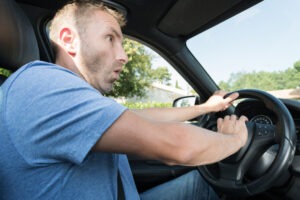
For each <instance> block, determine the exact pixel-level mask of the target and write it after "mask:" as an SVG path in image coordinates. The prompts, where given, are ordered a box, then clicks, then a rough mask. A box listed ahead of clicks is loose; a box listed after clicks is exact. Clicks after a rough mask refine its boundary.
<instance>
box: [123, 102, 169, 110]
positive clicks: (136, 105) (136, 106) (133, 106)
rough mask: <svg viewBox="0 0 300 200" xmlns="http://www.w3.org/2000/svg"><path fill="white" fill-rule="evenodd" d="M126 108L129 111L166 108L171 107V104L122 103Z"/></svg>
mask: <svg viewBox="0 0 300 200" xmlns="http://www.w3.org/2000/svg"><path fill="white" fill-rule="evenodd" d="M122 105H124V106H125V107H127V108H130V109H143V108H166V107H172V103H171V102H168V103H165V102H125V103H122Z"/></svg>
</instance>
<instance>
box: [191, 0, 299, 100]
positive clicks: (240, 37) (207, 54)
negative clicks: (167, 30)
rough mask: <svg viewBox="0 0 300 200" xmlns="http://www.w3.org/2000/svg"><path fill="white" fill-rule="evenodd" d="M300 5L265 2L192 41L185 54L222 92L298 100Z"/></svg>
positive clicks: (275, 0) (274, 0) (295, 0)
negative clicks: (191, 56)
mask: <svg viewBox="0 0 300 200" xmlns="http://www.w3.org/2000/svg"><path fill="white" fill-rule="evenodd" d="M299 8H300V1H298V0H285V1H282V0H272V1H271V0H266V1H262V2H261V3H259V4H257V5H255V6H253V7H252V8H250V9H247V10H246V11H244V12H242V13H240V14H238V15H236V16H234V17H232V18H230V19H228V20H226V21H225V22H223V23H220V24H219V25H217V26H215V27H213V28H211V29H209V30H207V31H205V32H203V33H200V34H199V35H196V36H195V37H193V38H191V39H190V40H189V41H188V42H187V46H188V48H189V49H190V50H191V52H192V53H193V54H194V56H195V57H196V58H197V59H198V60H199V62H200V63H201V65H202V66H203V67H204V68H205V70H206V71H207V72H208V73H209V74H210V76H211V77H212V78H213V79H214V81H215V82H216V83H217V84H218V85H219V87H220V88H221V89H223V90H227V91H228V90H229V91H232V90H237V89H243V88H257V89H262V90H266V91H270V92H272V93H273V94H275V95H276V96H278V97H281V98H291V99H300V91H299V86H300V62H299V60H300V54H299V46H300V37H299V32H300V20H299V19H300V12H299Z"/></svg>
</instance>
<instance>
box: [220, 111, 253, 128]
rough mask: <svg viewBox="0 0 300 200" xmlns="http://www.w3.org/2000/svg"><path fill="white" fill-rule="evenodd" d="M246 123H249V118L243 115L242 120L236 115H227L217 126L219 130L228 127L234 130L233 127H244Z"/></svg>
mask: <svg viewBox="0 0 300 200" xmlns="http://www.w3.org/2000/svg"><path fill="white" fill-rule="evenodd" d="M246 121H248V118H247V117H246V116H243V115H242V116H241V117H240V118H238V117H237V116H236V115H226V116H225V117H224V118H223V119H222V118H218V120H217V126H218V130H224V129H227V128H228V127H231V128H232V127H233V126H234V127H239V126H244V125H245V122H246ZM230 131H233V130H230Z"/></svg>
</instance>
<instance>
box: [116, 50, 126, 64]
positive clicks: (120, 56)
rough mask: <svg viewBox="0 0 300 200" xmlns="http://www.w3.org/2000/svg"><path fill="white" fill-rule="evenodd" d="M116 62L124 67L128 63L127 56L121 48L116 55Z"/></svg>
mask: <svg viewBox="0 0 300 200" xmlns="http://www.w3.org/2000/svg"><path fill="white" fill-rule="evenodd" d="M117 60H118V61H119V62H120V63H122V64H123V65H125V64H126V63H127V62H128V56H127V53H126V52H125V50H124V48H123V46H121V47H120V48H119V51H118V54H117Z"/></svg>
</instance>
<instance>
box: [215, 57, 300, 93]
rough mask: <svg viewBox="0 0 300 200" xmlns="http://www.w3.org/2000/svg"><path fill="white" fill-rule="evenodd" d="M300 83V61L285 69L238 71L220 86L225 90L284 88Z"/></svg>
mask: <svg viewBox="0 0 300 200" xmlns="http://www.w3.org/2000/svg"><path fill="white" fill-rule="evenodd" d="M299 85H300V62H299V61H298V62H296V63H295V64H294V67H293V68H288V69H286V70H285V71H275V72H265V71H259V72H256V71H253V72H251V73H245V72H238V73H234V74H231V75H230V78H229V80H228V81H227V82H224V81H221V82H220V83H219V87H220V88H221V89H222V90H225V91H233V90H237V89H242V88H256V89H261V90H267V91H270V90H282V89H286V88H296V87H299Z"/></svg>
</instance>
